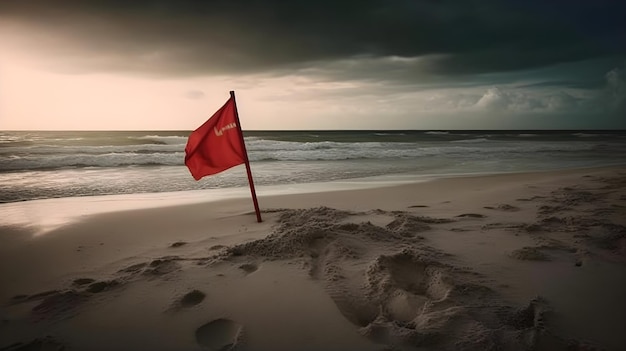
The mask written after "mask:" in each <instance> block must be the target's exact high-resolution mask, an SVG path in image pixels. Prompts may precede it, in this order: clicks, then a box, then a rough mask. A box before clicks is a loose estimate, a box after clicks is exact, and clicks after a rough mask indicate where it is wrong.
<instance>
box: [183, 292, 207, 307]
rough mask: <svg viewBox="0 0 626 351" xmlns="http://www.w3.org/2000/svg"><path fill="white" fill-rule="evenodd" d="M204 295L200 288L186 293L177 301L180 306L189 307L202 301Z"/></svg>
mask: <svg viewBox="0 0 626 351" xmlns="http://www.w3.org/2000/svg"><path fill="white" fill-rule="evenodd" d="M205 297H206V295H205V294H204V293H203V292H202V291H200V290H192V291H190V292H188V293H186V294H185V295H184V296H183V297H182V298H181V299H180V301H179V302H178V305H179V306H181V307H191V306H195V305H197V304H199V303H200V302H202V301H204V298H205Z"/></svg>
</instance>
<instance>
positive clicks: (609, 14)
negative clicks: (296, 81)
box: [0, 0, 626, 75]
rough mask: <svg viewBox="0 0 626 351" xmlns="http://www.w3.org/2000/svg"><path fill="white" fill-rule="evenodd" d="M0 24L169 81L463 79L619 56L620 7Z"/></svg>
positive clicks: (187, 15)
mask: <svg viewBox="0 0 626 351" xmlns="http://www.w3.org/2000/svg"><path fill="white" fill-rule="evenodd" d="M0 13H2V17H3V18H5V19H15V20H18V21H21V22H26V23H28V24H29V25H32V26H35V27H37V28H40V29H42V30H47V31H53V32H58V33H59V34H62V35H63V36H65V37H67V38H69V42H70V44H73V45H75V46H74V47H73V49H74V50H84V51H85V53H87V52H89V53H91V54H92V55H98V54H100V55H102V56H105V57H106V58H107V59H108V60H109V61H108V62H106V60H104V59H103V61H104V62H99V64H102V65H105V64H108V65H110V66H112V67H109V68H115V66H118V67H117V68H120V69H122V68H128V69H133V70H146V71H150V70H155V71H160V72H169V73H171V74H185V73H189V74H193V73H196V72H197V73H203V72H211V71H220V72H221V71H225V72H240V71H248V72H254V71H258V70H266V69H272V68H274V69H276V68H282V67H285V66H298V67H302V66H306V64H307V63H312V62H319V61H327V60H337V59H341V58H353V57H384V56H401V57H419V56H424V55H436V56H434V57H437V59H433V60H431V62H430V63H429V67H428V68H429V71H430V72H436V73H438V74H443V75H445V74H471V73H484V72H501V71H511V70H523V69H529V68H536V67H541V66H546V65H552V64H557V63H562V62H571V61H581V60H586V59H595V58H599V57H611V56H618V57H619V56H622V57H623V55H624V53H625V51H626V45H625V44H626V21H624V20H623V16H624V14H625V13H626V5H625V3H624V2H621V1H613V0H608V1H587V0H570V1H560V0H556V1H539V0H526V1H495V0H469V1H468V0H457V1H450V0H448V1H398V0H379V1H373V0H362V1H332V0H317V1H312V0H309V1H297V0H296V1H282V0H273V1H271V0H270V1H253V0H242V1H237V0H222V1H190V0H170V1H164V0H160V1H159V0H157V1H145V0H139V1H137V0H134V1H126V0H124V1H121V0H118V1H115V0H113V1H111V0H110V1H102V0H101V1H97V0H96V1H89V0H37V1H35V0H19V1H17V0H7V1H3V2H0ZM42 44H43V45H44V46H45V45H46V44H45V43H42ZM53 45H54V44H53ZM49 49H54V47H51V48H49ZM64 50H68V51H71V50H72V48H67V49H64ZM128 59H134V60H128ZM92 63H93V60H92ZM83 64H84V65H85V66H89V62H83Z"/></svg>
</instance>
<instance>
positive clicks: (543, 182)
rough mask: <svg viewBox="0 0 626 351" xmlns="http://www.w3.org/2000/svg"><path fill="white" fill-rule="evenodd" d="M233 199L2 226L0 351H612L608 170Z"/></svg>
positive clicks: (624, 195)
mask: <svg viewBox="0 0 626 351" xmlns="http://www.w3.org/2000/svg"><path fill="white" fill-rule="evenodd" d="M244 190H245V191H244V194H245V197H241V198H227V199H221V200H219V201H209V202H207V201H200V202H195V201H196V199H195V197H194V198H187V199H186V201H190V202H188V203H177V204H176V203H171V202H170V203H168V205H167V206H157V207H153V208H147V207H141V206H139V207H133V206H135V205H137V204H132V203H130V202H127V203H126V204H127V205H128V206H129V207H128V208H126V209H124V210H121V211H111V212H106V213H99V214H90V215H87V214H84V213H83V214H82V216H79V217H77V218H75V220H70V221H65V222H62V223H56V226H50V227H49V228H47V229H46V230H47V231H46V232H45V233H43V235H37V234H42V233H40V232H38V230H39V229H38V228H36V227H24V226H19V225H14V226H6V225H5V226H3V227H0V231H1V232H0V234H2V235H1V236H0V240H2V245H0V286H2V288H1V289H0V312H2V313H0V314H1V315H2V316H4V317H2V318H3V319H2V321H0V322H1V323H2V324H1V326H2V327H1V328H0V341H2V342H0V348H3V347H7V346H9V345H12V344H15V345H16V347H15V348H10V350H22V349H20V348H19V347H24V348H23V350H26V349H27V348H28V347H35V346H42V345H43V346H46V345H47V346H50V347H51V346H54V345H66V346H67V347H71V348H72V349H75V350H87V349H89V350H105V349H121V350H125V349H129V350H130V349H146V348H148V349H154V350H175V349H188V350H203V349H217V348H219V347H221V346H224V345H226V344H229V343H230V344H234V345H236V346H237V345H238V346H237V347H239V349H242V350H270V349H272V350H290V349H306V350H319V349H329V350H352V349H363V350H380V349H381V348H384V347H387V348H389V347H396V348H399V349H414V348H415V347H425V348H427V349H428V348H433V349H444V350H445V349H457V348H459V347H461V348H465V349H468V350H483V349H488V348H490V347H496V346H498V347H500V348H501V349H504V350H517V349H519V347H520V345H524V347H534V348H536V349H538V350H560V349H563V350H565V349H567V347H570V346H571V345H578V346H577V347H579V349H580V348H583V347H587V346H589V347H597V348H598V349H600V348H604V349H607V350H619V348H620V346H621V345H624V344H625V343H626V337H625V336H623V333H622V332H621V330H622V329H623V327H624V326H625V325H626V301H624V299H623V296H626V282H624V281H623V279H621V278H622V277H623V276H624V274H626V233H625V232H624V228H626V220H625V219H624V218H626V216H625V215H626V210H625V208H626V167H624V166H619V167H602V168H585V169H577V170H559V171H547V172H532V173H506V174H495V175H494V174H490V175H481V176H475V175H473V176H472V175H468V176H460V177H448V178H440V179H434V180H429V181H427V182H419V183H410V184H400V185H394V186H385V187H372V188H366V189H351V190H336V189H335V190H331V191H311V192H303V193H296V194H293V193H292V194H275V195H263V194H260V196H259V202H260V206H261V209H262V211H263V217H264V218H263V219H264V222H263V223H256V221H255V218H254V213H253V207H252V203H251V201H250V200H249V198H247V197H249V193H247V189H244ZM282 190H284V191H285V190H287V191H288V190H289V189H282ZM136 195H137V196H140V197H141V196H142V194H136ZM178 195H180V194H178ZM242 195H243V194H242ZM127 197H131V196H127ZM148 197H149V196H148ZM131 198H132V197H131ZM107 199H108V201H104V200H107ZM74 200H75V198H69V200H67V199H65V200H63V199H60V200H59V201H56V202H55V201H48V202H49V203H50V204H51V205H50V207H49V208H47V209H46V210H44V209H43V208H39V209H38V211H39V213H38V214H36V213H30V214H28V216H26V217H24V218H23V219H24V220H32V219H36V218H37V216H40V217H45V216H46V214H49V215H51V216H54V215H55V211H56V215H59V212H63V211H65V210H64V209H62V208H61V207H60V206H59V203H60V202H63V201H67V202H71V203H73V204H74V205H77V206H79V207H74V209H76V208H80V206H81V205H82V206H84V205H85V203H86V202H85V201H86V200H85V198H78V199H77V200H76V201H74ZM92 200H93V199H92ZM101 200H103V201H102V203H101V204H100V205H102V206H103V207H107V206H108V207H107V208H112V207H118V208H119V206H118V205H120V204H123V203H124V201H126V200H128V199H122V200H119V201H116V200H114V199H113V198H111V197H105V198H103V199H101ZM111 200H113V201H111ZM170 200H171V199H170ZM178 200H180V198H179V199H178ZM36 201H44V202H45V201H46V200H36ZM146 201H148V203H150V202H152V204H153V205H154V201H153V199H147V200H146ZM19 204H21V205H32V203H31V204H27V203H18V205H19ZM112 204H113V206H111V205H112ZM5 205H6V204H5ZM5 205H0V209H2V208H6V207H10V206H5ZM3 206H5V207H3ZM15 206H17V205H15ZM18 207H19V206H18ZM43 207H46V206H43ZM32 209H34V207H31V210H32ZM46 211H48V212H46ZM29 216H30V217H29ZM61 217H62V216H61ZM53 224H54V223H53ZM420 272H421V273H420ZM537 296H539V298H536V297H537ZM268 321H269V322H268ZM79 327H80V330H82V332H81V333H77V332H76V330H77V328H79ZM441 334H443V335H448V336H449V337H447V338H443V339H442V338H439V337H437V335H441ZM216 340H217V341H216ZM216 343H217V344H216ZM20 345H21V346H20ZM592 349H593V348H592Z"/></svg>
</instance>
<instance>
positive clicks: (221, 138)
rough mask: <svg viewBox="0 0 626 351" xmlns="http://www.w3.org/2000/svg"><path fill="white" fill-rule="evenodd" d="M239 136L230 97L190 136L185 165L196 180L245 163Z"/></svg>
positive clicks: (233, 106)
mask: <svg viewBox="0 0 626 351" xmlns="http://www.w3.org/2000/svg"><path fill="white" fill-rule="evenodd" d="M240 133H241V129H240V127H239V125H238V118H237V115H236V107H235V99H234V96H233V94H231V97H230V99H228V101H226V103H225V104H224V106H222V108H220V109H219V110H217V112H215V114H214V115H213V116H212V117H211V118H209V120H208V121H206V122H204V124H203V125H201V126H200V127H199V128H198V129H196V130H194V131H193V132H192V133H191V135H189V139H188V140H187V146H186V147H185V165H187V168H189V171H190V172H191V175H192V176H193V177H194V179H195V180H199V179H200V178H202V177H204V176H207V175H211V174H215V173H219V172H222V171H225V170H227V169H229V168H231V167H234V166H237V165H240V164H242V163H245V162H246V160H247V158H246V157H247V155H246V152H245V150H244V146H243V142H242V135H241V134H240Z"/></svg>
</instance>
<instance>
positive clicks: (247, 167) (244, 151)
mask: <svg viewBox="0 0 626 351" xmlns="http://www.w3.org/2000/svg"><path fill="white" fill-rule="evenodd" d="M230 97H231V98H232V99H233V106H234V107H235V120H236V121H237V129H238V130H239V140H240V141H241V147H242V149H243V153H244V155H245V159H244V161H245V164H246V171H247V172H248V184H250V193H252V202H254V211H255V212H256V220H257V222H259V223H261V222H263V220H262V219H261V211H260V210H259V202H258V201H257V199H256V191H255V190H254V181H253V180H252V171H251V170H250V161H249V160H248V151H246V143H245V142H244V141H243V132H242V131H241V123H240V122H239V112H237V101H236V100H235V92H234V91H232V90H231V91H230Z"/></svg>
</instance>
